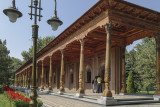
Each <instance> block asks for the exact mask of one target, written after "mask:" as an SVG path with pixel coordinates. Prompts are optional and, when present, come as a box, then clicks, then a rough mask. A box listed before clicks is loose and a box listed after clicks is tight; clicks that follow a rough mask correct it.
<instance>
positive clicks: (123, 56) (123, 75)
mask: <svg viewBox="0 0 160 107" xmlns="http://www.w3.org/2000/svg"><path fill="white" fill-rule="evenodd" d="M125 49H126V48H125V47H122V48H121V58H122V59H121V61H122V62H121V63H122V84H121V85H122V89H121V93H126V92H127V91H126V70H125Z"/></svg>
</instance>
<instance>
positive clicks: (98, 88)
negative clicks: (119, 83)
mask: <svg viewBox="0 0 160 107" xmlns="http://www.w3.org/2000/svg"><path fill="white" fill-rule="evenodd" d="M99 91H100V93H101V92H102V83H98V84H97V93H99Z"/></svg>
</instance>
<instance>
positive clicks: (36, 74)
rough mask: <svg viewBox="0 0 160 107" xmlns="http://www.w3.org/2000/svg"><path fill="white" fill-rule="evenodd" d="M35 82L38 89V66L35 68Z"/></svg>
mask: <svg viewBox="0 0 160 107" xmlns="http://www.w3.org/2000/svg"><path fill="white" fill-rule="evenodd" d="M36 82H37V88H38V86H39V84H38V64H37V67H36Z"/></svg>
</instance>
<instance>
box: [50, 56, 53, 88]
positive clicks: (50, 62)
mask: <svg viewBox="0 0 160 107" xmlns="http://www.w3.org/2000/svg"><path fill="white" fill-rule="evenodd" d="M52 71H53V70H52V56H50V70H49V90H52Z"/></svg>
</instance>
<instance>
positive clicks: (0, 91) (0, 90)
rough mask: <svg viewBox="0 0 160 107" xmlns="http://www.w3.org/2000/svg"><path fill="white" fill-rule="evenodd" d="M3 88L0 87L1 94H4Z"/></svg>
mask: <svg viewBox="0 0 160 107" xmlns="http://www.w3.org/2000/svg"><path fill="white" fill-rule="evenodd" d="M3 92H4V91H3V87H2V86H1V85H0V94H1V93H3Z"/></svg>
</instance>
